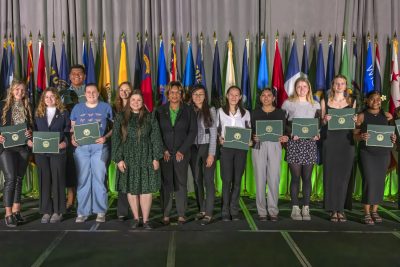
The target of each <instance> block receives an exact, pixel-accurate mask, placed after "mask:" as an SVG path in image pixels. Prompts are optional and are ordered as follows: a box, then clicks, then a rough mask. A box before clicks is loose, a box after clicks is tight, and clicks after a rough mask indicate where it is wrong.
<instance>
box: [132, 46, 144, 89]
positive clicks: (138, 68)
mask: <svg viewBox="0 0 400 267" xmlns="http://www.w3.org/2000/svg"><path fill="white" fill-rule="evenodd" d="M141 58H142V56H141V53H140V45H139V42H137V43H136V56H135V76H134V80H133V88H135V89H139V88H140V84H141V82H142V61H141V60H140V59H141Z"/></svg>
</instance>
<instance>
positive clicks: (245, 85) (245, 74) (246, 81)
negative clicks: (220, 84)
mask: <svg viewBox="0 0 400 267" xmlns="http://www.w3.org/2000/svg"><path fill="white" fill-rule="evenodd" d="M249 46H250V40H249V39H246V41H245V43H244V51H243V64H242V81H241V88H242V92H243V105H244V107H245V108H246V109H248V110H251V109H252V101H251V88H250V74H249V56H248V55H249V48H250V47H249Z"/></svg>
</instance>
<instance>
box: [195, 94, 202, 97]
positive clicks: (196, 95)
mask: <svg viewBox="0 0 400 267" xmlns="http://www.w3.org/2000/svg"><path fill="white" fill-rule="evenodd" d="M204 95H205V94H193V96H195V97H203V96H204Z"/></svg>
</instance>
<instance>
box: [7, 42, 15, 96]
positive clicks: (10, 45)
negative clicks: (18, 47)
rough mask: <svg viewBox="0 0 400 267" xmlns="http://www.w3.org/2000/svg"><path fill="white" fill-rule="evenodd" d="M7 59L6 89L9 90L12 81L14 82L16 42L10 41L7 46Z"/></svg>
mask: <svg viewBox="0 0 400 267" xmlns="http://www.w3.org/2000/svg"><path fill="white" fill-rule="evenodd" d="M7 57H8V69H7V70H8V73H7V83H6V88H9V87H10V85H11V83H12V81H13V80H14V41H13V40H11V39H9V40H8V46H7Z"/></svg>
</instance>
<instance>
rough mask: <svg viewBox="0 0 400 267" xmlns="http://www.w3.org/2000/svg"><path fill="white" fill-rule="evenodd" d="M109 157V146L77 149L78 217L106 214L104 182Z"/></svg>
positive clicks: (98, 145)
mask: <svg viewBox="0 0 400 267" xmlns="http://www.w3.org/2000/svg"><path fill="white" fill-rule="evenodd" d="M108 157H109V148H108V146H107V145H101V144H92V145H84V146H79V147H77V148H76V150H75V153H74V159H75V165H76V172H77V177H78V186H77V199H78V215H83V216H89V215H91V214H92V213H96V214H98V213H106V211H107V202H108V196H107V189H106V187H105V184H104V182H105V177H106V171H107V160H108Z"/></svg>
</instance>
